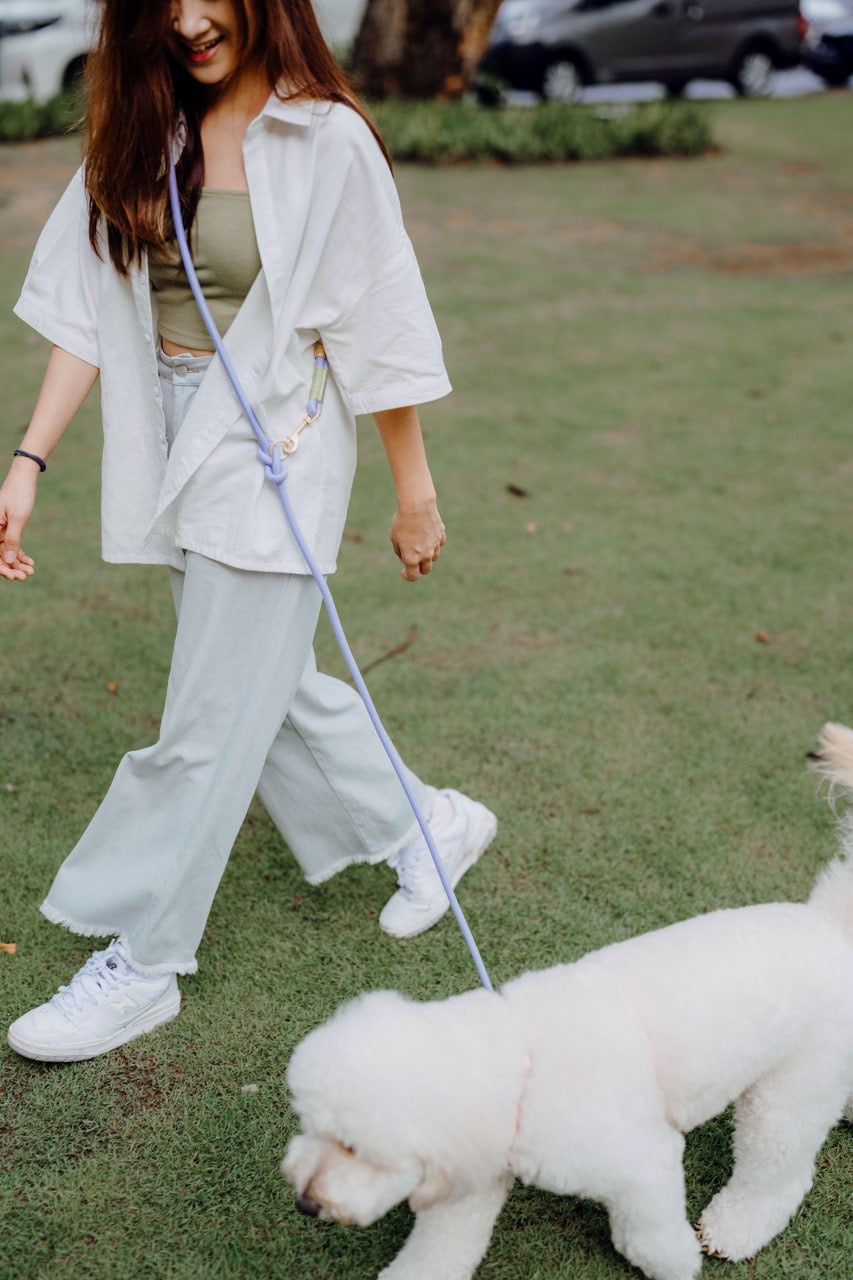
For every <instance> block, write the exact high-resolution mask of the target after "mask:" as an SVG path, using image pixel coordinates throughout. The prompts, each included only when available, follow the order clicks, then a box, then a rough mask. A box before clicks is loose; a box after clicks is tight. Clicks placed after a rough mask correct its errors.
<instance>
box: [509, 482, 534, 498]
mask: <svg viewBox="0 0 853 1280" xmlns="http://www.w3.org/2000/svg"><path fill="white" fill-rule="evenodd" d="M506 491H507V493H511V494H512V496H513V497H514V498H529V497H530V490H529V489H522V487H521V485H520V484H508V485H507V487H506Z"/></svg>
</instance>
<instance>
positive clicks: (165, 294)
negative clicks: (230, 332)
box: [148, 187, 261, 351]
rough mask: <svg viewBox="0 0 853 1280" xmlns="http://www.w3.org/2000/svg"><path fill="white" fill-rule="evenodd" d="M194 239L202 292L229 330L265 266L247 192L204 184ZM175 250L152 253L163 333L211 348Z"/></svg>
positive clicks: (150, 271)
mask: <svg viewBox="0 0 853 1280" xmlns="http://www.w3.org/2000/svg"><path fill="white" fill-rule="evenodd" d="M191 243H192V252H193V262H194V263H195V269H196V272H197V274H198V278H199V281H200V283H201V288H202V292H203V293H204V296H205V300H206V301H207V305H208V306H209V307H210V311H211V314H212V316H213V319H214V320H215V321H216V327H217V328H218V329H219V332H220V333H222V334H224V333H225V332H226V330H227V329H228V326H229V325H230V324H231V322H232V321H233V319H234V317H235V316H236V314H237V312H238V311H239V309H240V307H241V305H242V303H243V299H244V298H245V297H246V294H247V293H248V292H249V289H250V288H251V287H252V284H253V283H254V280H255V277H256V276H257V274H258V272H259V271H260V269H261V259H260V254H259V253H258V241H257V237H256V235H255V224H254V223H253V221H252V208H251V205H250V203H249V193H248V191H225V190H221V189H220V188H219V187H203V188H202V192H201V199H200V200H199V202H198V209H197V211H196V216H195V222H194V223H193V229H192V239H191ZM171 247H172V246H170V248H171ZM173 252H174V255H175V256H174V257H173V256H172V255H171V254H169V253H168V252H164V251H163V250H159V249H156V250H152V251H151V253H150V254H149V256H148V274H149V279H150V281H151V292H152V294H153V296H154V298H155V299H156V301H157V308H158V312H159V326H158V327H159V330H160V336H161V337H162V338H168V339H169V340H170V341H171V342H176V343H178V344H179V345H180V346H185V347H187V348H188V349H189V350H194V351H210V350H212V347H213V343H212V342H211V339H210V335H209V334H208V332H207V329H206V328H205V327H204V321H203V320H202V318H201V315H200V313H199V310H198V307H197V306H196V302H195V298H194V297H193V295H192V292H191V291H190V285H189V281H188V280H187V277H186V275H185V274H184V269H183V267H182V266H181V265H180V262H179V260H178V259H177V248H176V247H175V248H174V250H173Z"/></svg>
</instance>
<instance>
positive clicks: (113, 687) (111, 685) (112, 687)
mask: <svg viewBox="0 0 853 1280" xmlns="http://www.w3.org/2000/svg"><path fill="white" fill-rule="evenodd" d="M107 693H118V685H117V684H116V682H115V680H110V681H108V683H107Z"/></svg>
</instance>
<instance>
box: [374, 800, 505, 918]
mask: <svg viewBox="0 0 853 1280" xmlns="http://www.w3.org/2000/svg"><path fill="white" fill-rule="evenodd" d="M441 794H442V795H443V796H446V797H447V800H448V801H449V802H450V806H451V810H452V812H451V816H450V820H449V821H448V822H446V823H444V824H442V826H441V827H439V828H437V829H436V830H433V828H432V826H430V831H431V833H432V836H433V839H434V841H435V847H436V849H437V850H438V855H439V857H440V858H441V862H442V866H443V867H444V869H445V871H446V872H447V878H448V880H449V881H450V884H451V886H452V887H453V888H455V887H456V885H457V884H458V882H459V881H460V880H461V878H462V876H463V875H464V874H465V872H466V871H467V870H468V868H469V867H473V865H474V863H475V862H476V861H477V859H478V858H479V857H480V854H481V853H483V852H484V850H485V849H486V848H487V847H488V846H489V845H490V844H491V842H492V840H493V839H494V835H495V832H496V831H497V829H498V820H497V818H496V817H495V815H494V814H493V813H491V812H490V810H488V809H487V808H486V806H485V805H482V804H478V803H477V801H476V800H469V799H468V797H467V796H463V795H462V794H461V792H459V791H450V790H445V791H442V792H441ZM389 861H390V863H391V866H393V867H395V868H396V871H397V883H398V885H399V886H400V887H399V889H398V890H397V892H396V893H395V894H394V896H393V897H392V898H389V900H388V901H387V902H386V903H385V906H384V907H383V908H382V912H381V914H380V916H379V927H380V928H381V929H384V930H385V932H386V933H390V934H391V936H392V937H394V938H413V937H414V936H415V935H416V934H418V933H423V932H424V930H426V929H429V928H431V927H432V925H434V924H435V922H436V921H437V920H440V919H441V917H442V916H443V915H444V913H445V911H447V909H448V907H449V906H450V903H449V902H448V899H447V894H446V893H445V892H444V886H443V885H442V883H441V880H440V879H439V875H438V872H437V871H436V869H435V864H434V862H433V860H432V855H431V854H430V851H429V849H428V848H427V843H426V840H424V838H423V836H422V835H420V834H419V835H418V836H417V837H416V838H415V839H414V840H412V841H411V843H410V844H407V845H405V846H404V847H403V848H402V849H401V850H400V851H399V853H397V854H396V855H395V856H394V858H393V859H390V860H389Z"/></svg>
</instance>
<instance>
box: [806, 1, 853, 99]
mask: <svg viewBox="0 0 853 1280" xmlns="http://www.w3.org/2000/svg"><path fill="white" fill-rule="evenodd" d="M801 12H802V19H803V22H802V25H803V44H802V49H801V56H802V59H803V62H804V63H805V64H806V66H807V67H809V68H810V70H812V71H814V72H815V74H816V75H819V76H820V77H821V79H822V80H823V81H825V83H826V84H829V85H833V86H834V87H836V88H837V87H839V86H840V85H843V84H846V83H847V81H848V80H849V79H850V77H851V76H853V0H802V9H801Z"/></svg>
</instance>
